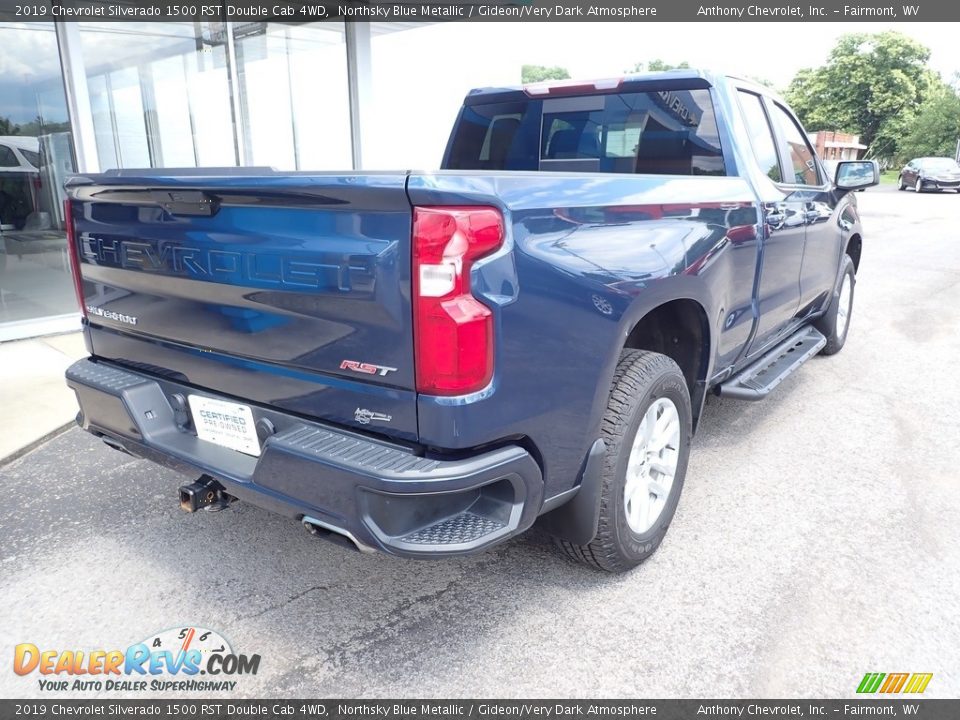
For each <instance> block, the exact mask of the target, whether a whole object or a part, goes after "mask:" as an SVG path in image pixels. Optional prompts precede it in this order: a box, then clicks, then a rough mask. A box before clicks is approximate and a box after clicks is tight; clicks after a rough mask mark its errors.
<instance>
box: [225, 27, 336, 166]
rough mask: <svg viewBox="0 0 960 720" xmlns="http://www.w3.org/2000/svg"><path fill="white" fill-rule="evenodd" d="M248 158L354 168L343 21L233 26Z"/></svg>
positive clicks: (271, 163) (270, 162)
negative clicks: (311, 23)
mask: <svg viewBox="0 0 960 720" xmlns="http://www.w3.org/2000/svg"><path fill="white" fill-rule="evenodd" d="M234 43H235V47H236V54H237V77H238V80H239V85H240V105H241V115H242V117H243V127H244V140H245V143H246V158H247V162H248V163H249V164H252V165H268V166H272V167H275V168H277V169H281V170H347V169H349V168H350V167H351V164H352V162H351V145H350V102H349V91H348V89H347V54H346V43H345V40H344V26H343V23H339V22H325V23H317V24H313V25H299V26H290V25H283V24H275V23H237V24H235V25H234Z"/></svg>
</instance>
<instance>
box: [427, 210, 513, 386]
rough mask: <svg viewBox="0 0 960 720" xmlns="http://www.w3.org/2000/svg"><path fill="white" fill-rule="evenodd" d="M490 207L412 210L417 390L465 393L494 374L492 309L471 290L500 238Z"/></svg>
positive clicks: (496, 217)
mask: <svg viewBox="0 0 960 720" xmlns="http://www.w3.org/2000/svg"><path fill="white" fill-rule="evenodd" d="M503 235H504V232H503V216H502V215H501V214H500V211H499V210H497V209H496V208H492V207H415V208H414V209H413V294H414V312H413V316H414V340H415V351H414V352H415V358H416V377H417V391H418V392H422V393H427V394H429V395H463V394H466V393H469V392H475V391H477V390H480V389H482V388H483V387H485V386H486V385H487V384H488V383H489V382H490V380H491V378H492V377H493V314H492V313H491V312H490V308H488V307H487V306H486V305H484V304H483V303H481V302H480V301H479V300H477V299H476V298H475V297H474V296H473V295H472V294H471V291H470V268H471V267H472V266H473V263H474V262H475V261H476V260H479V259H480V258H481V257H483V256H485V255H489V254H490V253H492V252H493V251H495V250H496V249H497V248H499V247H500V246H501V245H502V244H503Z"/></svg>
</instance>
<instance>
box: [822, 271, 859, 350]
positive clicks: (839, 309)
mask: <svg viewBox="0 0 960 720" xmlns="http://www.w3.org/2000/svg"><path fill="white" fill-rule="evenodd" d="M840 272H841V278H840V286H839V287H838V288H837V289H836V290H835V291H834V293H833V298H832V299H831V300H830V306H829V307H828V308H827V312H825V313H824V315H823V317H821V318H820V319H819V320H818V321H817V322H816V323H815V325H814V326H815V327H816V328H817V330H819V331H820V332H822V333H823V335H824V337H826V338H827V344H826V345H824V346H823V349H822V350H821V351H820V354H821V355H835V354H836V353H838V352H840V350H841V349H842V348H843V344H844V343H845V342H846V341H847V332H848V331H849V330H850V316H851V314H852V313H853V288H854V286H855V285H856V283H857V276H856V271H855V269H854V267H853V260H851V259H850V256H849V255H844V256H843V265H842V267H841V268H840Z"/></svg>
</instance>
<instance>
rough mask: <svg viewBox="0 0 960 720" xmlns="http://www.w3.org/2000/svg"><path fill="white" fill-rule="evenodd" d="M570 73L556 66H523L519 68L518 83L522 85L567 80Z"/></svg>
mask: <svg viewBox="0 0 960 720" xmlns="http://www.w3.org/2000/svg"><path fill="white" fill-rule="evenodd" d="M569 79H570V73H569V72H568V71H567V69H566V68H562V67H560V66H558V65H555V66H553V67H548V66H546V65H523V66H522V67H521V68H520V81H521V82H523V83H535V82H543V81H544V80H569Z"/></svg>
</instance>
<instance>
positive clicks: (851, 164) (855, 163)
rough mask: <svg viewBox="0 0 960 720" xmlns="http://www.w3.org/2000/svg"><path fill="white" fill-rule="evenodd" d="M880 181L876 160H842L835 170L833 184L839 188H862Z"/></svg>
mask: <svg viewBox="0 0 960 720" xmlns="http://www.w3.org/2000/svg"><path fill="white" fill-rule="evenodd" d="M879 183H880V167H879V166H878V165H877V161H876V160H841V161H840V162H838V163H837V169H836V170H835V171H834V176H833V184H834V185H836V186H837V189H838V190H862V189H863V188H868V187H871V186H872V185H877V184H879Z"/></svg>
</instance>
